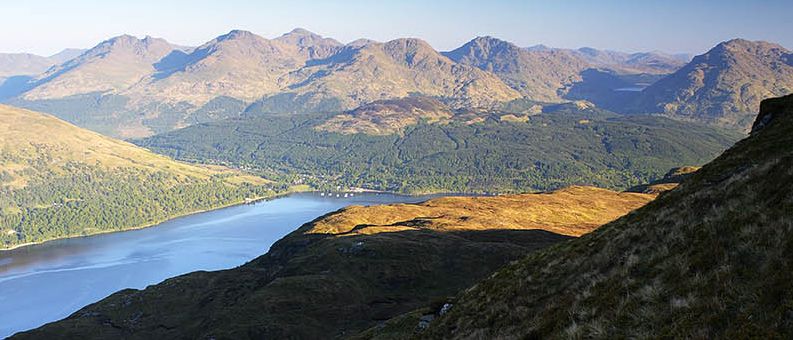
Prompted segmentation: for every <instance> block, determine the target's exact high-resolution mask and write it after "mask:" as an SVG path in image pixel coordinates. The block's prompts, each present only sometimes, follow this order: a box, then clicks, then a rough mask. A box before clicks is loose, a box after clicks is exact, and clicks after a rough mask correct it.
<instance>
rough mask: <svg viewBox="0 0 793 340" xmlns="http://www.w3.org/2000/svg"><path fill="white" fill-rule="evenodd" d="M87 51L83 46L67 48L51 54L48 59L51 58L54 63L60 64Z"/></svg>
mask: <svg viewBox="0 0 793 340" xmlns="http://www.w3.org/2000/svg"><path fill="white" fill-rule="evenodd" d="M85 51H87V50H85V49H82V48H66V49H64V50H62V51H60V52H58V53H55V54H53V55H51V56H49V57H48V58H47V59H49V60H51V61H52V62H53V63H54V65H58V64H62V63H65V62H67V61H69V60H72V59H74V58H77V57H79V56H80V55H81V54H83V53H85Z"/></svg>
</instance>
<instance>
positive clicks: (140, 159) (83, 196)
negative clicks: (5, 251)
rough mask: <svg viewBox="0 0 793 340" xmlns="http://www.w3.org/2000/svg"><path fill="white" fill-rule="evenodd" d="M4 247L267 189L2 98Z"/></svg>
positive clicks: (136, 221) (137, 221) (143, 220)
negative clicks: (103, 134) (5, 104)
mask: <svg viewBox="0 0 793 340" xmlns="http://www.w3.org/2000/svg"><path fill="white" fill-rule="evenodd" d="M0 151H2V152H0V231H2V233H1V234H0V249H2V248H6V247H10V246H15V245H19V244H23V243H28V242H39V241H45V240H50V239H54V238H61V237H69V236H80V235H88V234H95V233H99V232H106V231H115V230H122V229H129V228H135V227H141V226H144V225H149V224H152V223H155V222H159V221H162V220H164V219H167V218H170V217H174V216H177V215H181V214H185V213H190V212H194V211H198V210H202V209H210V208H215V207H218V206H223V205H228V204H231V203H239V202H242V201H243V200H245V199H246V198H253V197H260V196H263V195H267V194H268V193H270V192H271V189H270V188H269V186H268V185H266V181H264V180H263V179H261V178H258V177H252V176H247V175H242V174H240V173H237V172H234V171H230V170H226V169H223V168H220V167H213V168H209V167H198V166H193V165H188V164H184V163H180V162H176V161H173V160H171V159H170V158H167V157H164V156H161V155H157V154H154V153H151V152H149V151H148V150H146V149H142V148H139V147H136V146H134V145H132V144H129V143H126V142H122V141H118V140H114V139H111V138H108V137H104V136H101V135H99V134H97V133H94V132H90V131H87V130H83V129H80V128H78V127H75V126H73V125H71V124H68V123H66V122H63V121H61V120H58V119H56V118H54V117H52V116H49V115H45V114H41V113H37V112H33V111H27V110H22V109H17V108H13V107H10V106H4V105H0Z"/></svg>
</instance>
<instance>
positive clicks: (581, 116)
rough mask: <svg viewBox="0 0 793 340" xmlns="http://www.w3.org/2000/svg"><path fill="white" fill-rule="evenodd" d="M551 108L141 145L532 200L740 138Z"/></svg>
mask: <svg viewBox="0 0 793 340" xmlns="http://www.w3.org/2000/svg"><path fill="white" fill-rule="evenodd" d="M544 110H546V111H545V112H542V113H540V114H533V115H528V114H521V113H515V111H511V110H510V111H499V110H493V111H484V112H483V111H478V110H465V109H461V110H456V109H450V108H448V107H447V106H445V105H443V104H440V103H439V102H438V101H437V100H434V99H431V98H424V97H408V98H403V99H400V100H385V101H378V102H375V103H374V104H371V105H366V106H364V107H362V108H361V109H358V110H353V111H350V112H347V113H345V114H342V115H338V114H335V113H329V114H303V115H285V114H280V115H279V114H270V115H267V116H262V117H241V118H236V119H229V120H223V121H218V122H211V123H205V124H200V125H195V126H190V127H187V128H184V129H181V130H177V131H172V132H169V133H165V134H160V135H157V136H153V137H150V138H147V139H143V140H136V141H135V143H138V144H139V145H141V146H144V147H146V148H150V149H152V150H155V151H156V152H159V153H163V154H166V155H170V156H172V157H175V158H177V159H182V160H187V161H198V162H214V163H217V164H227V165H234V166H237V167H245V168H255V169H257V171H261V172H262V173H265V174H267V177H268V178H273V179H277V178H293V176H295V174H300V175H301V178H303V179H304V180H305V181H306V183H308V184H311V185H312V186H314V187H317V188H336V187H337V186H343V187H361V188H367V189H375V190H387V191H400V192H409V193H422V192H526V191H535V190H552V189H557V188H560V187H564V186H568V185H573V184H580V185H595V186H600V187H605V188H620V189H622V188H628V187H630V186H633V185H637V184H640V183H646V182H648V181H650V180H652V179H655V178H658V177H660V176H663V175H664V173H666V171H667V170H668V169H670V168H672V167H677V166H681V165H686V164H691V165H700V164H704V163H705V162H707V161H709V160H711V159H713V157H716V156H717V155H718V154H719V153H721V152H722V151H723V150H725V149H726V148H728V147H729V146H730V145H732V144H733V143H734V142H735V141H736V140H738V139H740V138H741V137H742V134H739V133H737V132H729V131H725V130H721V129H716V128H711V127H707V126H704V125H701V124H696V123H683V122H678V121H674V120H671V119H667V118H662V117H652V116H640V115H635V116H620V115H617V114H614V113H609V112H607V111H603V110H600V109H597V108H593V107H591V106H590V105H586V104H585V103H575V104H559V105H555V106H545V107H544ZM692 141H696V142H692Z"/></svg>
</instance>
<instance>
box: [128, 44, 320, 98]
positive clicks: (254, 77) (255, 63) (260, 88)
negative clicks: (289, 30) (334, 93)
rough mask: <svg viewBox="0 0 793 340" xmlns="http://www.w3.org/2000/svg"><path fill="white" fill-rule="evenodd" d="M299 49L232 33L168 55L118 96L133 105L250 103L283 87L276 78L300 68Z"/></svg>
mask: <svg viewBox="0 0 793 340" xmlns="http://www.w3.org/2000/svg"><path fill="white" fill-rule="evenodd" d="M306 60H307V57H306V56H305V55H304V53H301V50H300V47H299V46H298V45H291V44H288V43H285V42H282V41H276V40H268V39H265V38H262V37H260V36H258V35H256V34H253V33H251V32H248V31H240V30H235V31H231V32H229V33H228V34H225V35H222V36H219V37H217V38H215V39H213V40H212V41H209V42H207V43H206V44H204V45H202V46H199V47H197V48H195V49H194V50H193V51H192V52H191V53H189V54H186V53H184V52H182V51H175V52H172V53H171V54H170V55H169V56H168V57H166V58H164V59H162V60H159V62H158V63H157V64H156V65H155V67H156V69H155V70H153V72H149V73H150V74H147V75H145V78H142V79H140V81H139V82H137V83H136V84H134V86H131V87H129V88H128V89H125V91H122V92H121V94H122V95H124V96H127V97H129V98H130V100H131V104H132V106H133V107H134V106H140V105H141V104H143V103H146V104H148V103H170V104H179V103H187V104H189V105H192V106H194V107H201V106H202V105H204V104H206V103H207V102H209V101H210V100H212V99H214V98H217V97H220V96H226V97H231V98H235V99H238V100H242V101H246V102H252V101H254V100H257V99H259V98H261V97H263V96H264V95H266V94H271V93H275V92H278V91H280V90H281V88H282V87H283V86H284V85H283V84H282V83H281V80H279V78H280V77H281V76H283V75H284V74H286V73H288V72H290V71H292V70H294V69H297V68H300V67H301V66H303V64H304V63H305V61H306Z"/></svg>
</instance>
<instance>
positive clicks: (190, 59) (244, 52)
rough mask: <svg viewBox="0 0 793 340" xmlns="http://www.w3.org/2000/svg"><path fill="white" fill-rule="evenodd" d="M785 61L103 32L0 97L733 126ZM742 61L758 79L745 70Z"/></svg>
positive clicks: (37, 103) (779, 52)
mask: <svg viewBox="0 0 793 340" xmlns="http://www.w3.org/2000/svg"><path fill="white" fill-rule="evenodd" d="M790 65H791V57H790V52H789V51H787V50H785V49H784V48H782V47H780V46H778V45H773V44H770V43H765V42H750V41H745V40H735V41H730V42H725V43H723V44H720V45H719V46H717V47H716V48H714V49H713V50H711V51H709V52H708V53H706V54H704V55H702V56H697V57H696V58H694V59H693V60H691V61H690V62H687V57H681V56H674V55H668V54H664V53H660V52H648V53H633V54H628V53H621V52H614V51H602V50H596V49H592V48H582V49H578V50H571V49H557V48H548V47H536V46H535V47H531V48H522V47H518V46H516V45H514V44H512V43H509V42H506V41H503V40H499V39H496V38H493V37H478V38H475V39H473V40H472V41H470V42H468V43H466V44H465V45H463V46H461V47H460V48H457V49H455V50H453V51H449V52H438V51H436V50H435V49H433V48H432V47H431V46H430V45H429V44H427V43H426V42H424V41H422V40H420V39H415V38H403V39H395V40H392V41H388V42H382V43H381V42H375V41H371V40H365V39H361V40H356V41H354V42H351V43H348V44H342V43H340V42H338V41H336V40H333V39H330V38H325V37H322V36H320V35H317V34H314V33H311V32H309V31H306V30H303V29H295V30H293V31H291V32H289V33H286V34H284V35H282V36H280V37H277V38H274V39H266V38H263V37H261V36H258V35H256V34H253V33H251V32H247V31H240V30H235V31H231V32H229V33H228V34H224V35H221V36H219V37H217V38H215V39H213V40H211V41H209V42H207V43H205V44H203V45H201V46H198V47H181V46H175V45H173V44H171V43H169V42H167V41H165V40H162V39H158V38H152V37H145V38H143V39H138V38H135V37H132V36H127V35H125V36H119V37H115V38H112V39H109V40H107V41H104V42H102V43H100V44H98V45H97V46H95V47H93V48H91V49H89V50H87V51H84V52H83V53H82V54H80V55H79V56H77V57H75V58H72V59H70V60H67V61H65V62H63V63H60V64H58V65H55V66H52V67H49V68H47V69H46V70H45V71H43V72H41V73H39V74H37V75H34V76H27V77H29V78H25V81H19V80H17V81H15V82H8V81H6V83H4V84H3V85H0V94H2V96H0V99H2V98H4V99H5V101H6V102H8V103H10V104H13V105H16V106H22V107H27V108H30V109H34V110H38V111H43V112H48V113H52V114H55V115H56V116H58V117H60V118H62V119H65V120H67V121H70V122H72V123H75V124H77V125H79V126H82V127H86V128H89V129H92V130H95V131H99V132H101V133H104V134H107V135H111V136H115V137H122V138H133V137H145V136H150V135H152V134H157V133H162V132H167V131H170V130H173V129H176V128H181V127H185V126H189V125H193V124H196V123H202V122H208V121H214V120H219V119H224V118H231V117H238V116H240V115H266V114H271V113H309V112H344V111H348V110H353V109H355V108H358V107H360V106H362V105H366V104H369V103H372V102H374V101H378V100H393V99H398V98H403V97H408V96H414V95H424V96H430V97H434V98H436V99H438V100H440V101H442V102H443V103H444V104H445V105H448V106H450V107H451V108H454V109H462V108H469V109H472V108H473V109H480V110H489V109H494V108H501V107H504V106H505V105H509V104H510V103H514V102H521V101H526V100H529V101H533V102H542V103H561V102H567V101H572V100H587V101H589V102H592V103H594V104H596V105H598V106H601V107H603V108H606V109H609V110H612V111H615V112H621V113H662V114H665V115H667V116H669V117H673V118H680V119H687V120H696V121H703V122H708V123H714V124H719V125H722V126H728V127H731V128H735V129H745V128H748V124H750V123H751V117H752V116H753V113H752V112H755V111H756V106H757V105H759V100H760V98H761V97H762V96H764V95H778V94H780V93H782V92H784V91H787V90H789V89H790V88H791V84H792V83H793V82H791V77H790V74H791V71H790V69H791V66H790ZM41 69H43V66H42V67H40V68H39V69H38V70H41ZM754 69H762V70H763V76H762V77H759V76H753V75H752V74H750V73H748V71H749V70H754ZM15 72H17V73H20V72H22V73H24V72H28V71H25V70H24V67H23V66H19V68H18V69H17V71H15ZM11 73H14V72H13V71H12V72H11ZM699 74H701V76H698V75H699ZM705 74H707V76H705ZM762 79H765V80H762ZM768 79H771V80H768ZM645 88H646V89H645ZM700 108H702V110H700ZM78 112H79V113H78Z"/></svg>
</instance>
